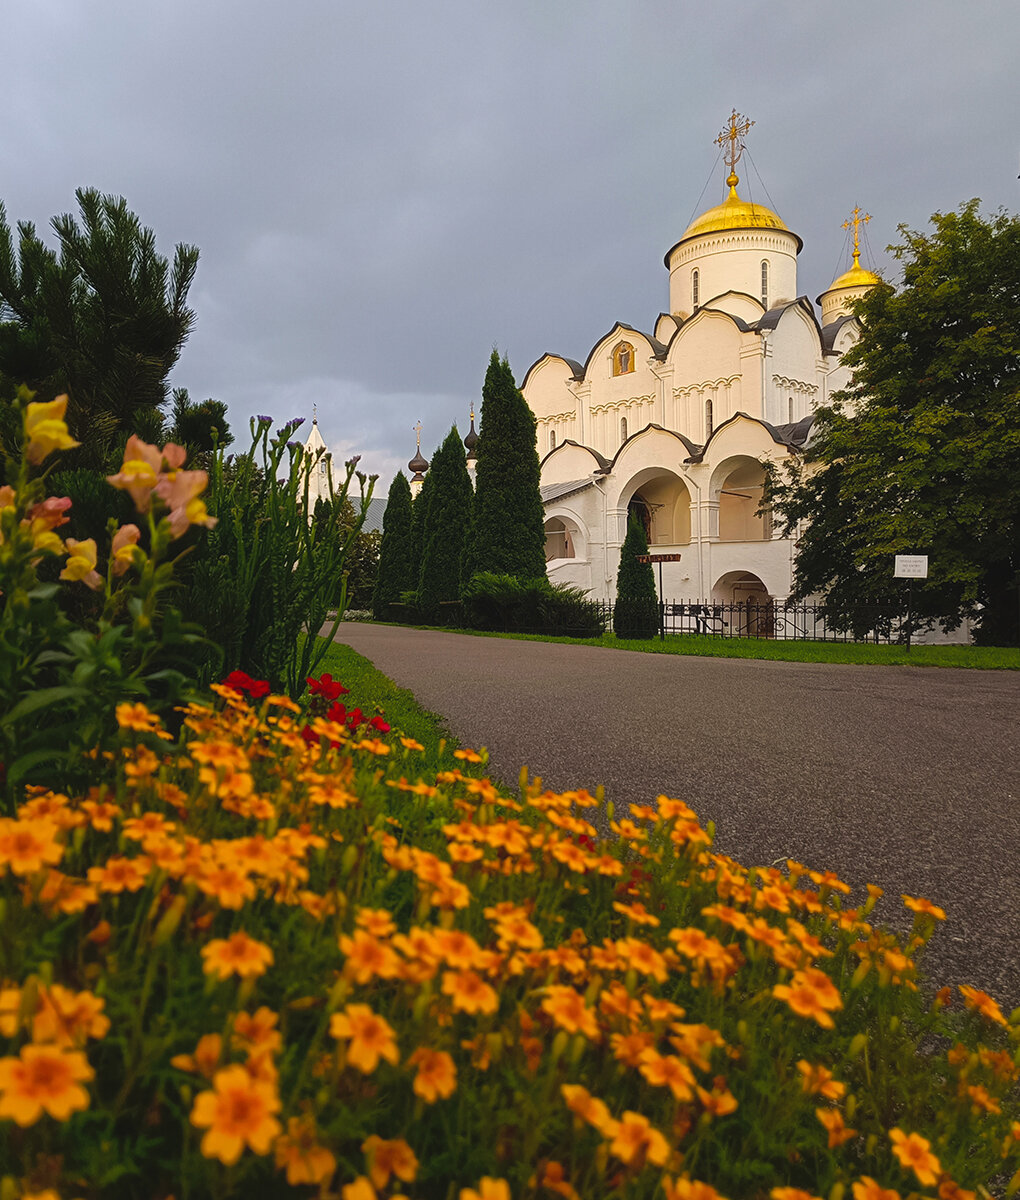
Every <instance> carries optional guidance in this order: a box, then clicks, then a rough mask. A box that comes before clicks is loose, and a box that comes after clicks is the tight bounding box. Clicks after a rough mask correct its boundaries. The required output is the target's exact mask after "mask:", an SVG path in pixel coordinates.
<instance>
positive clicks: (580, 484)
mask: <svg viewBox="0 0 1020 1200" xmlns="http://www.w3.org/2000/svg"><path fill="white" fill-rule="evenodd" d="M594 486H595V484H594V481H593V480H592V479H591V477H590V476H589V477H588V478H587V479H571V480H570V481H569V482H568V483H547V484H546V485H545V487H541V488H539V489H538V490H539V493H540V494H541V497H542V503H543V504H551V503H552V502H553V501H554V500H562V499H563V497H564V496H570V495H573V493H574V492H583V491H584V489H585V488H590V487H594Z"/></svg>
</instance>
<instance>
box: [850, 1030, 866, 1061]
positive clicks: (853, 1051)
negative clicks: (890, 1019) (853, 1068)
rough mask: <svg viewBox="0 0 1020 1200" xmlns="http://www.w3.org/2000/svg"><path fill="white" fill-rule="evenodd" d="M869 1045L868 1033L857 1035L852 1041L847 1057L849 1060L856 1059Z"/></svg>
mask: <svg viewBox="0 0 1020 1200" xmlns="http://www.w3.org/2000/svg"><path fill="white" fill-rule="evenodd" d="M867 1044H868V1035H867V1034H866V1033H858V1034H856V1035H855V1036H854V1037H853V1038H852V1039H851V1041H850V1045H849V1047H848V1048H847V1052H846V1053H847V1057H848V1058H856V1057H857V1055H858V1054H860V1053H861V1051H862V1050H863V1049H864V1048H865V1046H867Z"/></svg>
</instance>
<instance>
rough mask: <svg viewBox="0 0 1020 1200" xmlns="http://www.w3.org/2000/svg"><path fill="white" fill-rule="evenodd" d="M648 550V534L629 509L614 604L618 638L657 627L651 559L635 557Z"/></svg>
mask: <svg viewBox="0 0 1020 1200" xmlns="http://www.w3.org/2000/svg"><path fill="white" fill-rule="evenodd" d="M647 553H648V538H647V536H646V535H645V528H644V526H643V525H642V524H641V522H640V521H639V520H638V519H637V517H636V516H634V514H633V513H631V515H630V518H629V520H628V521H627V536H626V537H625V538H624V539H623V545H622V546H621V547H620V569H619V570H618V571H617V573H616V604H615V605H614V606H613V632H614V633H615V634H616V636H617V637H620V638H649V637H654V636H655V634H656V633H657V632H658V629H659V602H658V593H657V592H656V590H655V572H654V570H653V569H652V564H651V563H643V562H639V561H638V555H639V554H647Z"/></svg>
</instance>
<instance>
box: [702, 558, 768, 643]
mask: <svg viewBox="0 0 1020 1200" xmlns="http://www.w3.org/2000/svg"><path fill="white" fill-rule="evenodd" d="M712 601H713V603H715V604H719V605H722V606H723V608H724V609H725V610H726V613H727V623H728V625H729V628H730V634H731V636H733V637H766V638H767V637H774V636H775V629H776V614H775V601H774V600H773V599H772V597H771V596H770V595H769V590H768V588H767V587H766V586H765V584H764V583H763V582H762V581H761V580H760V579H759V578H758V576H757V575H755V574H753V573H752V572H751V571H727V572H726V574H725V575H722V576H720V578H719V579H718V580H717V581H716V584H715V586H714V587H713V588H712Z"/></svg>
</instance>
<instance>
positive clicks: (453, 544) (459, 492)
mask: <svg viewBox="0 0 1020 1200" xmlns="http://www.w3.org/2000/svg"><path fill="white" fill-rule="evenodd" d="M428 478H429V479H431V480H432V487H431V497H430V499H429V503H428V507H427V509H425V511H424V513H423V521H422V555H421V575H420V577H419V580H418V607H419V608H420V610H421V612H422V615H423V616H424V617H425V618H426V619H427V620H433V619H435V618H436V617H437V616H438V615H439V614H440V612H441V609H440V607H439V606H440V604H441V603H443V602H444V601H449V600H459V599H460V591H461V587H460V581H461V570H462V565H463V558H464V549H465V546H466V543H467V537H468V531H469V529H470V525H471V509H472V505H473V502H474V492H473V490H472V487H471V476H470V475H469V474H468V469H467V459H466V458H465V455H464V443H463V442H462V441H461V440H460V434H459V433H458V432H457V426H456V425H455V426H454V427H453V428H452V429H451V430H450V432H449V433H448V434H447V435H446V439H445V441H444V442H443V444H442V445H441V446H440V447H439V449H438V450H437V451H436V452H435V454H434V455H433V456H432V466H431V467H430V468H429V474H428Z"/></svg>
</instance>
